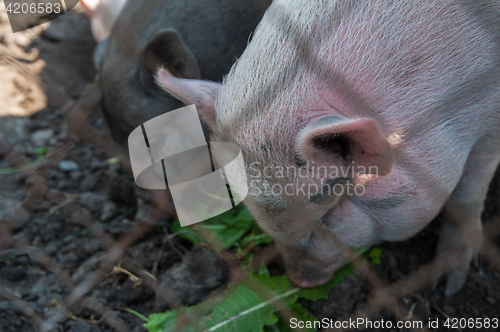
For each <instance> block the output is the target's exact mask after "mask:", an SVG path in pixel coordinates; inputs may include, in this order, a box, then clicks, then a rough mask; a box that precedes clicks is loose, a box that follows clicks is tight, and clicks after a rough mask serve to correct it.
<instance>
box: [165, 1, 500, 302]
mask: <svg viewBox="0 0 500 332" xmlns="http://www.w3.org/2000/svg"><path fill="white" fill-rule="evenodd" d="M499 27H500V2H499V1H488V0H481V1H476V0H475V1H472V0H462V1H454V0H453V1H452V0H443V1H431V0H423V1H419V2H418V5H417V4H416V3H415V2H414V1H409V0H401V1H386V0H374V1H355V2H353V1H346V0H338V1H334V0H324V1H305V0H275V1H273V3H272V4H271V6H270V7H269V9H268V10H267V12H266V13H265V15H264V17H263V19H262V21H261V23H260V25H259V27H258V29H257V30H256V32H255V34H254V36H253V39H252V41H251V42H250V43H249V45H248V47H247V48H246V50H245V52H244V53H243V54H242V56H241V58H240V59H239V60H238V62H237V63H236V64H235V65H234V66H233V68H232V69H231V71H230V73H229V75H228V76H227V77H226V79H225V80H224V84H218V83H215V82H207V81H202V80H192V79H180V78H177V77H175V76H173V75H172V74H171V73H170V72H169V70H168V68H164V69H161V70H159V71H158V72H157V80H158V82H159V83H160V85H161V86H162V87H163V88H164V89H165V90H166V91H168V92H170V93H171V94H172V95H174V96H176V97H177V98H178V99H180V100H182V101H183V102H185V103H188V104H195V105H196V107H197V109H198V111H199V113H200V115H201V116H202V117H203V118H204V119H205V122H206V123H208V124H209V126H210V127H211V129H212V131H213V135H212V138H211V139H212V140H213V141H224V142H232V143H234V144H237V145H238V146H239V147H240V149H241V150H242V154H243V156H244V160H245V164H246V178H247V181H246V182H245V180H244V179H245V177H243V176H240V179H241V181H240V184H239V186H240V188H245V187H248V190H249V195H248V197H247V198H246V199H245V201H244V203H245V204H246V206H247V208H248V209H249V211H250V212H251V213H252V214H253V216H254V217H255V219H256V221H257V223H258V224H259V225H260V227H261V228H262V229H264V230H265V231H266V232H267V233H268V234H270V235H271V236H272V237H273V238H274V239H275V241H276V243H277V246H278V248H279V249H280V251H281V253H282V256H283V258H284V262H285V266H286V270H287V274H288V276H289V279H290V280H291V281H292V282H293V284H295V285H296V286H299V287H304V288H307V287H313V286H317V285H321V284H323V283H325V282H326V281H328V280H329V279H330V278H331V277H332V275H333V272H334V271H335V269H337V268H338V266H339V265H340V264H341V263H342V262H343V261H344V260H345V259H346V258H347V257H348V253H349V250H350V249H351V248H359V247H363V246H369V245H373V244H376V243H380V242H382V241H403V240H406V239H407V238H409V237H411V236H413V235H414V234H416V233H417V232H419V231H420V230H422V229H423V228H424V227H425V226H426V225H428V224H429V222H430V221H431V220H433V219H434V218H435V217H436V216H437V215H438V214H439V213H440V211H443V215H444V216H446V221H444V222H443V225H442V230H441V235H440V241H439V243H438V247H437V254H436V259H437V262H438V263H439V264H437V265H438V266H442V267H443V270H442V271H441V272H439V273H440V274H441V273H442V274H444V273H446V279H447V280H446V285H445V292H446V294H447V295H451V294H454V293H456V292H457V291H459V290H460V289H461V288H462V286H463V284H464V283H465V280H466V277H467V274H468V269H469V265H470V262H471V259H472V258H473V257H474V255H475V254H476V253H477V252H478V251H479V250H480V248H481V245H482V226H481V211H482V208H483V203H484V200H485V195H486V193H487V188H488V184H489V182H490V181H491V179H492V177H493V174H494V172H495V170H496V168H497V166H498V164H499V161H500V132H499V131H498V128H499V125H500V84H499V83H500V49H499V47H500V45H499V43H500V29H499ZM280 170H281V171H280ZM283 170H285V171H288V172H285V171H283ZM294 170H295V171H294ZM300 170H304V171H302V173H300V172H298V171H300ZM226 172H230V170H226ZM237 176H238V175H237V174H233V175H232V177H233V178H235V177H237ZM269 188H271V189H272V190H266V189H269ZM304 188H305V189H304ZM315 188H316V189H317V188H319V190H313V189H315ZM335 188H336V189H337V190H336V191H335V190H332V189H335ZM232 189H234V188H233V187H232ZM308 189H311V190H310V191H309V192H308ZM341 189H343V190H341ZM356 189H357V190H356ZM242 190H243V189H242ZM415 250H418V248H415ZM445 266H446V267H447V268H446V269H445V268H444V267H445Z"/></svg>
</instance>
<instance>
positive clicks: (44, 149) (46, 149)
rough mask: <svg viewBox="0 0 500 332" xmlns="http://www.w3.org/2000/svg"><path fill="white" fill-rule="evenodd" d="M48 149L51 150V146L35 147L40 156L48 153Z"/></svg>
mask: <svg viewBox="0 0 500 332" xmlns="http://www.w3.org/2000/svg"><path fill="white" fill-rule="evenodd" d="M47 151H49V148H47V147H46V146H44V147H43V148H35V153H36V154H37V155H39V156H43V155H44V154H46V153H47Z"/></svg>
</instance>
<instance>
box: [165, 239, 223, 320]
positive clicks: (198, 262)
mask: <svg viewBox="0 0 500 332" xmlns="http://www.w3.org/2000/svg"><path fill="white" fill-rule="evenodd" d="M226 274H227V268H226V266H225V265H224V263H223V262H222V261H221V260H220V259H219V258H218V257H217V255H216V254H215V253H213V252H212V251H210V250H209V249H207V248H205V247H195V248H193V249H192V250H191V251H190V252H189V253H188V254H187V255H186V258H185V259H184V260H183V261H182V262H181V263H178V264H176V265H174V266H173V267H172V268H170V269H169V270H167V271H166V272H165V273H164V274H163V276H162V278H161V280H162V281H161V283H162V285H163V286H164V287H166V288H169V289H170V290H171V291H172V292H173V293H174V295H175V297H176V298H177V299H179V301H181V302H182V303H184V304H186V305H193V304H196V303H198V302H199V301H201V300H202V299H203V298H204V297H205V296H206V295H208V294H209V293H210V292H211V291H213V290H214V289H216V288H217V287H219V286H221V285H222V284H223V283H224V281H225V279H226ZM156 306H157V308H158V309H160V310H163V309H165V304H164V303H163V301H162V300H161V299H159V298H157V301H156Z"/></svg>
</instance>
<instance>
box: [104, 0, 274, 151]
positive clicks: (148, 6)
mask: <svg viewBox="0 0 500 332" xmlns="http://www.w3.org/2000/svg"><path fill="white" fill-rule="evenodd" d="M101 2H105V1H104V0H101ZM257 2H258V5H259V6H257V5H256V4H255V3H254V2H252V1H247V0H229V1H217V0H209V1H201V0H195V1H181V0H169V1H163V0H151V1H149V0H148V1H141V0H128V1H127V2H126V4H125V6H124V7H123V9H122V10H121V12H120V15H119V16H118V18H117V20H116V22H115V24H114V25H113V28H112V30H111V34H110V37H109V38H108V39H106V40H104V41H103V42H102V43H101V44H100V45H99V46H98V48H97V50H96V54H97V56H96V59H95V62H96V66H97V71H98V81H99V84H100V86H101V89H102V90H103V95H104V97H103V100H102V108H103V111H104V115H105V117H106V120H107V122H108V125H109V127H110V128H111V132H112V134H113V137H114V138H115V139H116V140H117V141H119V142H121V143H124V142H125V141H126V138H127V137H128V134H129V133H130V132H131V131H132V130H133V129H135V128H136V127H137V126H139V125H141V124H142V123H144V122H145V121H147V120H149V119H151V118H153V117H155V116H158V115H160V114H163V113H165V112H168V111H170V110H173V109H177V108H180V107H182V106H183V104H182V103H181V102H179V101H178V100H177V99H175V98H173V97H172V96H170V95H168V94H167V93H165V92H164V91H163V90H162V89H160V88H159V87H158V86H157V85H156V84H155V83H154V73H155V71H156V70H157V67H159V66H165V67H166V68H168V70H170V71H171V72H172V73H173V74H174V75H175V76H176V77H180V78H188V79H201V78H203V79H207V80H212V81H216V82H217V81H221V80H222V78H223V76H224V75H225V74H227V73H228V72H229V69H230V68H231V66H232V65H233V64H234V62H235V61H236V59H237V57H239V56H240V55H241V53H242V52H243V50H244V49H245V46H246V45H247V43H248V40H249V37H250V35H251V33H252V31H253V30H254V29H255V27H256V26H257V24H258V23H259V21H260V19H261V17H262V14H263V11H264V10H265V7H266V6H265V4H263V2H262V1H257ZM108 7H109V6H108Z"/></svg>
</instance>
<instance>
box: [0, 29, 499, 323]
mask: <svg viewBox="0 0 500 332" xmlns="http://www.w3.org/2000/svg"><path fill="white" fill-rule="evenodd" d="M278 24H279V22H278ZM296 44H297V45H299V46H298V47H299V48H301V50H302V52H301V53H302V55H303V59H307V61H308V63H313V64H315V66H314V67H315V68H317V69H319V68H322V69H323V70H321V73H322V74H323V75H330V76H338V74H337V73H333V72H325V70H324V68H327V66H325V64H323V63H322V62H321V61H320V59H316V58H315V57H314V53H313V52H312V50H310V49H308V47H307V46H306V45H305V44H304V43H303V40H301V39H300V38H297V40H296ZM4 56H5V57H4V60H3V62H4V63H8V64H9V65H12V66H17V67H19V68H21V70H22V71H23V72H25V73H26V75H33V74H32V73H30V72H27V71H26V70H24V69H23V64H22V62H20V61H19V60H18V58H17V57H16V56H15V55H13V54H4ZM39 84H40V85H41V88H42V89H43V90H44V91H45V92H46V94H47V96H48V98H50V99H52V100H55V101H56V102H57V104H59V105H62V106H61V109H63V110H64V113H65V114H66V119H65V122H66V124H67V126H68V129H69V130H68V132H69V133H70V135H69V136H68V137H67V138H66V139H65V140H64V141H62V142H60V143H59V144H58V145H57V146H56V147H55V148H53V149H52V150H51V151H50V152H49V153H48V155H47V156H46V157H45V158H44V160H43V162H42V163H40V164H39V165H38V166H37V167H36V168H31V169H26V170H24V173H25V174H26V176H27V181H26V184H25V190H26V193H27V194H26V198H25V200H24V201H23V202H22V204H21V206H20V207H19V208H18V209H17V210H16V211H15V212H14V213H13V214H12V215H11V216H10V218H9V219H8V220H1V222H0V249H1V250H0V257H5V256H7V255H8V254H11V253H12V252H13V251H15V252H21V253H25V254H27V255H28V256H29V258H30V259H31V260H32V261H33V262H34V263H36V264H38V265H40V266H42V267H43V268H44V269H45V270H46V271H47V272H48V273H51V274H53V275H54V276H55V277H56V278H57V279H58V280H59V282H60V284H61V285H62V286H64V287H65V289H66V290H67V292H68V296H67V297H66V301H65V303H63V304H61V305H60V306H59V308H58V313H57V314H56V315H53V316H51V317H50V318H49V319H46V320H44V319H43V318H42V317H41V315H40V314H39V313H38V312H37V311H36V310H35V309H34V308H32V307H30V305H29V304H28V303H27V302H26V301H23V300H22V299H20V298H19V297H18V296H16V295H15V294H14V292H13V291H12V290H10V289H8V288H6V287H5V286H2V285H0V298H3V299H4V300H7V301H10V302H12V305H13V306H14V307H15V308H16V309H17V310H18V311H19V312H20V313H21V314H22V315H24V316H26V317H27V318H28V319H30V320H31V322H32V323H33V324H34V325H35V326H36V327H37V329H38V330H39V331H44V332H45V331H56V330H57V325H58V324H59V323H60V322H61V321H63V320H64V319H66V318H67V317H69V316H70V315H71V313H72V312H73V311H74V309H75V308H76V307H77V306H83V307H86V308H88V309H90V310H92V311H93V312H95V313H97V314H99V315H100V316H101V317H102V321H104V322H105V323H106V324H108V325H109V326H111V327H113V328H115V329H116V330H117V331H130V330H131V327H130V326H127V323H126V322H124V321H123V320H122V319H121V318H119V317H118V316H117V315H115V314H114V313H113V312H112V311H111V310H109V309H108V308H106V307H105V306H104V305H102V304H100V303H97V302H96V301H95V300H93V299H92V298H90V297H89V296H88V294H89V292H91V290H92V289H93V288H94V287H96V285H98V284H99V282H100V281H102V280H103V279H104V278H106V277H107V276H109V275H110V274H111V273H113V271H116V267H117V266H120V267H122V268H123V269H124V270H126V271H129V272H130V273H131V274H133V275H134V276H136V277H137V278H140V279H141V280H142V282H143V283H144V284H146V285H147V286H148V287H149V288H151V290H153V291H154V292H155V293H156V294H158V295H159V296H160V297H161V298H162V299H163V301H164V302H165V303H166V304H167V305H168V306H169V307H170V308H172V309H175V308H179V307H180V306H181V303H180V301H179V300H178V299H176V298H175V296H174V295H173V294H172V292H171V291H170V290H169V289H168V288H165V287H164V286H162V285H161V283H160V282H159V281H158V280H157V279H156V278H155V277H154V276H153V274H151V273H149V272H148V271H145V270H144V269H143V268H141V267H140V265H139V264H137V263H136V262H134V260H133V259H131V258H130V257H128V256H127V254H126V253H125V250H126V249H127V248H128V247H129V246H131V245H132V244H134V243H135V242H136V241H137V240H138V239H139V238H141V237H142V236H143V235H144V234H146V233H147V232H148V231H149V230H150V229H151V227H153V226H154V225H155V223H156V222H157V221H159V220H160V219H161V218H162V217H163V216H165V215H175V209H174V207H173V204H172V201H171V199H170V197H169V195H168V194H167V193H166V192H161V191H153V194H154V201H153V209H152V210H151V211H150V213H149V214H148V215H147V216H146V217H145V218H143V219H142V220H137V224H136V226H135V227H134V228H133V229H132V230H130V231H128V232H126V233H125V234H123V235H122V236H120V237H119V238H118V239H117V240H115V239H114V238H113V237H112V236H111V235H110V234H108V232H107V231H106V230H105V229H104V228H103V227H102V225H100V224H99V222H98V221H97V220H95V219H94V218H93V217H92V216H90V215H89V214H88V213H86V211H84V210H83V209H82V207H80V206H79V205H78V204H75V202H74V201H73V200H71V199H70V198H68V197H67V196H66V195H64V194H63V193H62V192H60V191H58V190H57V189H55V188H52V187H51V186H50V185H49V184H48V182H47V178H48V173H49V172H50V170H52V169H54V168H55V167H57V165H58V163H59V162H61V161H62V160H64V159H65V157H66V156H67V155H68V153H69V152H70V151H71V150H72V149H73V148H74V146H75V145H76V144H77V143H78V142H79V141H82V140H83V141H86V142H89V143H90V144H92V145H94V146H95V147H96V148H98V149H100V150H102V151H105V152H107V153H109V154H110V155H113V156H117V157H118V158H119V160H120V162H121V165H122V167H123V168H124V169H125V170H127V171H128V172H129V173H132V172H131V169H130V163H129V158H128V155H127V153H126V151H125V150H124V148H123V147H122V146H119V145H117V144H115V143H114V142H112V141H110V140H109V138H108V137H106V136H104V135H103V134H101V133H100V132H99V131H98V130H96V129H95V128H93V127H92V125H90V124H89V121H88V119H89V117H90V116H91V115H92V113H93V111H94V109H95V108H97V107H98V106H99V103H100V100H101V97H102V95H101V92H100V91H101V90H100V88H99V86H98V84H92V85H89V86H88V87H87V88H86V89H85V90H84V91H83V92H82V93H81V95H80V96H79V97H78V99H76V100H74V99H72V98H70V97H68V96H67V95H66V94H65V93H64V92H61V91H60V89H58V88H57V84H53V85H51V84H46V83H45V84H44V83H42V82H40V83H39ZM269 86H273V82H270V83H269ZM348 88H349V87H348V86H347V84H346V89H348ZM256 99H257V98H256ZM0 157H2V158H4V160H6V161H8V163H9V164H11V165H12V166H15V167H19V168H22V167H23V166H25V165H27V164H29V160H28V158H27V157H26V156H24V155H23V154H21V153H19V152H16V151H15V149H14V147H12V146H10V145H9V144H8V143H7V142H3V141H0ZM40 201H46V202H48V203H49V204H50V205H52V206H53V207H55V208H57V209H58V210H60V211H61V212H62V213H63V214H64V216H65V218H66V220H67V221H68V222H73V223H78V224H79V225H82V226H84V227H86V228H87V229H88V230H89V232H90V233H91V234H92V236H93V237H95V238H97V239H99V241H100V242H101V243H102V245H103V246H104V247H105V248H106V250H107V254H106V255H105V257H104V259H103V260H102V261H101V264H100V267H99V268H98V269H96V270H94V271H92V272H89V273H87V274H86V275H85V277H84V278H83V280H81V281H79V282H77V283H76V282H74V281H73V280H72V278H71V275H70V274H69V273H68V272H67V271H65V270H64V269H63V268H61V267H60V266H58V264H57V263H56V262H55V261H54V259H53V258H52V257H50V256H49V255H47V254H46V253H45V252H44V251H43V250H42V249H40V248H38V247H36V246H33V245H31V244H30V243H26V242H24V241H22V240H18V239H14V238H13V237H12V236H11V234H12V232H13V229H14V228H15V226H16V225H17V224H18V223H20V221H21V220H22V219H23V218H24V217H25V216H26V215H27V214H28V213H29V212H30V211H31V210H32V209H33V208H34V206H35V205H36V204H37V203H39V202H40ZM457 208H459V207H457ZM27 227H29V226H27ZM199 235H200V236H201V237H202V238H203V239H205V241H206V242H207V244H208V246H209V247H210V248H211V249H213V250H214V251H216V252H217V253H218V254H219V257H220V258H221V259H222V260H223V261H224V262H225V264H226V266H227V267H228V269H229V273H228V276H229V277H228V278H227V281H226V285H227V284H228V283H232V282H236V281H243V282H245V283H246V284H247V286H248V287H250V288H251V289H253V290H255V291H256V292H258V293H259V294H260V295H261V296H262V297H263V298H265V299H272V298H273V293H272V292H271V291H270V290H266V289H263V288H262V287H261V286H260V285H259V284H257V283H255V282H253V281H252V279H251V278H248V277H249V275H250V274H251V273H252V271H249V270H245V269H243V268H242V267H241V265H240V264H239V260H238V258H237V257H236V255H235V253H233V252H231V251H229V250H226V249H224V247H223V245H222V244H221V243H220V241H218V240H217V238H216V236H214V235H213V234H211V233H210V231H209V230H205V231H203V232H202V233H200V234H199ZM173 236H175V235H171V236H170V238H169V239H171V238H172V237H173ZM483 236H484V242H483V245H482V248H481V252H480V254H481V255H482V258H483V259H484V260H486V261H487V262H488V263H489V264H490V265H491V266H492V267H494V268H496V269H497V270H499V271H500V252H499V248H498V247H497V246H496V245H495V244H494V241H493V240H494V238H495V237H498V236H500V220H499V219H498V218H496V219H494V220H490V221H489V222H488V223H487V226H486V227H485V228H484V230H483ZM277 255H278V253H277V250H276V248H275V247H274V246H272V245H271V246H269V247H267V248H265V249H264V250H263V251H262V252H260V254H259V256H258V257H257V258H256V259H255V262H254V267H257V266H258V265H259V263H261V262H264V263H266V262H269V261H271V260H273V259H274V258H275V257H276V256H277ZM453 255H454V253H450V254H449V257H448V258H446V257H444V258H443V257H440V258H439V259H435V260H433V261H431V262H430V263H428V264H425V265H423V266H421V267H419V268H418V269H417V270H415V271H413V272H412V273H410V274H408V275H407V276H406V277H404V278H402V279H401V280H399V281H397V282H395V283H392V284H390V283H388V282H387V281H386V280H384V279H383V277H382V276H381V275H380V274H379V273H378V272H377V271H376V270H375V269H374V268H373V267H372V266H370V265H369V264H367V262H366V261H364V260H362V259H359V258H357V259H354V260H353V264H354V265H355V266H356V269H357V271H359V273H360V274H361V275H362V276H363V278H365V279H366V280H367V281H368V283H369V284H370V286H371V292H370V296H369V298H368V300H367V302H366V304H365V305H364V306H363V307H362V308H361V309H359V310H355V311H354V312H352V313H351V314H349V315H348V316H347V317H346V318H345V319H354V320H356V319H357V318H367V317H373V316H375V315H376V314H378V313H379V312H381V311H383V310H386V311H389V312H391V313H393V314H394V316H395V317H397V318H398V319H400V320H405V319H406V320H408V319H409V320H418V317H414V316H412V314H411V313H410V312H409V311H408V310H407V309H405V308H404V307H403V306H402V305H401V302H400V299H401V298H402V297H404V296H407V295H409V294H414V293H415V292H416V291H417V290H419V289H421V288H422V287H424V286H427V285H429V284H431V283H433V282H434V281H435V280H436V279H438V277H439V276H442V275H444V274H446V272H448V271H451V270H452V269H453V268H454V267H455V266H454V263H455V261H456V260H455V259H454V256H453ZM223 289H224V287H221V288H220V289H219V291H218V292H215V293H213V294H212V296H217V295H220V294H221V292H222V290H223ZM272 303H273V306H275V308H276V309H277V311H278V312H279V313H280V314H281V315H282V316H283V317H286V318H287V319H288V320H289V319H290V318H292V317H294V313H293V312H292V311H291V310H289V309H287V308H286V305H285V304H284V303H279V301H278V302H272ZM197 318H198V317H196V315H190V316H185V317H183V318H182V319H180V320H179V323H178V326H177V328H178V329H179V330H181V329H182V328H183V327H185V326H188V325H190V324H192V323H193V322H194V321H196V320H197ZM339 330H342V329H339ZM415 330H417V329H415ZM426 330H427V329H426V328H423V329H421V331H426ZM325 331H326V330H325Z"/></svg>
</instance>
